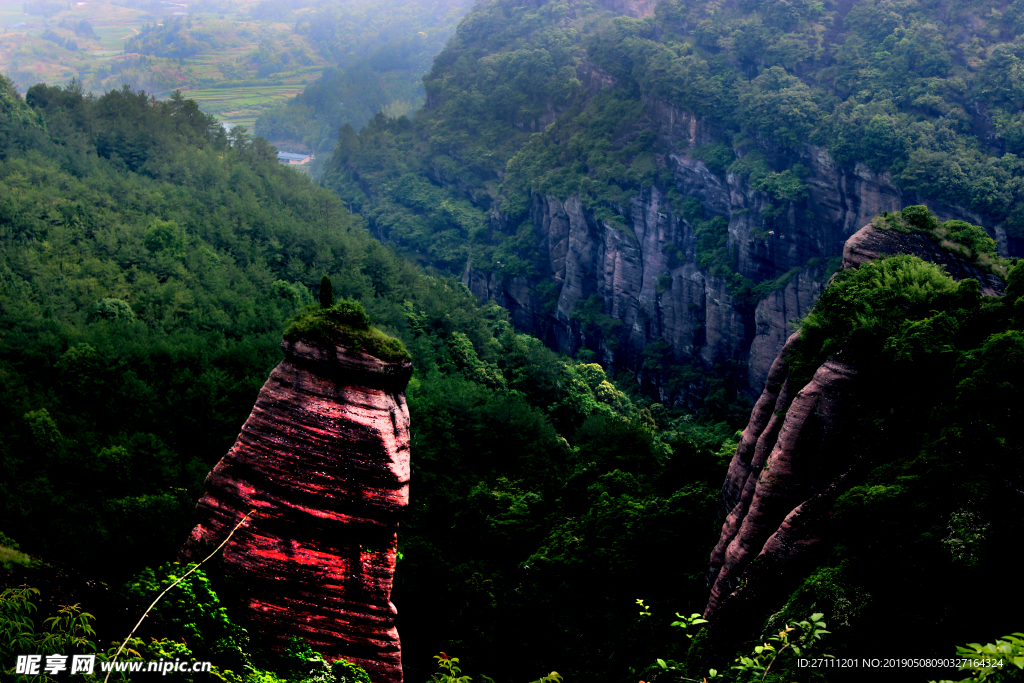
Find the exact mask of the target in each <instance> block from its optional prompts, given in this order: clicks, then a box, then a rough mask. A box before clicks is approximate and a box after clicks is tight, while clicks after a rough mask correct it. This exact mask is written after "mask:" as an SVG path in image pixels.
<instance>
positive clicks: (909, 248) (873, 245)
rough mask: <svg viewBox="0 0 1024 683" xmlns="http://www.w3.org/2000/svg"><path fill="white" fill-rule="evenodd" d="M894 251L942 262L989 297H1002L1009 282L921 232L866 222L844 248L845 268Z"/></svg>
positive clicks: (958, 277)
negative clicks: (959, 255)
mask: <svg viewBox="0 0 1024 683" xmlns="http://www.w3.org/2000/svg"><path fill="white" fill-rule="evenodd" d="M892 254H913V255H914V256H917V257H919V258H921V259H922V260H925V261H931V262H932V263H938V264H940V265H942V266H943V267H945V269H946V272H947V273H949V276H950V277H951V278H953V279H954V280H963V279H966V278H973V279H975V280H977V281H978V283H979V284H980V285H981V292H982V294H984V295H985V296H1002V294H1003V292H1004V291H1005V289H1006V283H1005V282H1004V281H1003V280H1002V278H1000V277H997V276H996V275H993V274H992V273H990V272H989V271H987V270H985V269H984V268H982V267H980V266H979V265H978V264H976V263H970V262H968V261H965V260H963V259H962V258H957V256H956V255H954V254H952V253H950V252H949V251H946V250H945V249H943V248H942V247H941V246H939V245H938V244H937V243H935V242H933V241H932V240H930V239H928V237H927V236H925V235H924V233H921V232H917V231H914V232H909V233H904V232H898V231H896V230H882V229H879V228H876V227H875V226H873V225H865V226H864V227H863V228H861V229H860V230H858V231H857V233H856V234H854V235H853V236H852V237H851V238H850V239H848V240H846V245H845V246H844V247H843V268H857V267H858V266H860V265H861V264H862V263H866V262H868V261H872V260H874V259H876V258H878V257H879V256H883V255H892Z"/></svg>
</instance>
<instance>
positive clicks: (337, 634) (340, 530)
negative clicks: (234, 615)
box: [181, 341, 411, 683]
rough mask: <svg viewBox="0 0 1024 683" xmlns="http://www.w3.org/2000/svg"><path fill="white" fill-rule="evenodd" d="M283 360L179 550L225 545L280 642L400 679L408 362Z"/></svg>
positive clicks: (316, 349) (335, 350)
mask: <svg viewBox="0 0 1024 683" xmlns="http://www.w3.org/2000/svg"><path fill="white" fill-rule="evenodd" d="M282 346H283V347H284V351H285V356H286V357H285V359H284V360H283V361H282V362H281V363H280V364H279V365H278V366H277V367H276V368H274V370H273V372H272V373H271V374H270V378H269V379H268V380H267V382H266V384H265V385H264V386H263V389H262V390H261V391H260V394H259V397H258V398H257V400H256V405H255V406H254V407H253V410H252V414H251V415H250V416H249V419H248V420H247V421H246V423H245V425H244V426H243V427H242V432H241V434H239V435H238V439H237V440H236V441H235V444H234V445H233V446H232V447H231V449H230V450H229V451H228V453H227V455H225V456H224V458H223V459H222V460H221V461H220V462H219V463H218V464H217V465H216V467H214V469H213V471H212V472H210V474H209V476H208V477H207V480H206V487H207V493H206V495H205V496H203V498H202V500H200V501H199V506H198V512H199V516H200V519H201V520H202V521H201V522H200V523H199V525H197V526H196V527H195V528H194V529H193V530H192V533H191V535H190V537H189V539H188V541H187V542H186V544H185V547H184V548H183V550H182V553H181V556H182V559H183V560H196V559H199V558H200V557H201V556H203V555H204V554H205V549H206V548H208V547H210V546H211V545H216V544H218V543H220V542H221V541H222V540H223V539H224V538H225V537H226V536H227V535H228V533H229V532H230V530H231V529H232V528H233V527H234V526H235V525H236V524H237V523H238V522H239V520H241V519H242V517H243V516H244V515H245V514H246V513H247V512H249V511H251V510H255V511H256V512H255V514H254V515H253V516H252V517H251V518H250V519H249V520H247V521H246V522H245V523H244V524H243V525H242V527H241V528H240V529H239V530H238V531H237V532H236V533H235V535H234V537H232V539H231V541H230V542H229V543H228V544H227V545H226V546H225V548H224V552H223V562H224V565H225V570H226V571H227V572H228V573H229V574H231V575H232V576H233V577H235V578H236V579H238V580H240V582H241V583H242V584H243V585H244V586H245V587H246V589H247V591H248V595H249V596H250V597H249V606H250V609H251V610H252V612H251V616H252V618H253V621H254V622H255V623H256V624H257V625H258V626H259V627H261V628H262V630H263V631H264V632H265V633H267V634H271V635H273V636H275V637H276V638H278V639H279V640H280V641H281V643H282V644H283V643H284V642H286V640H287V639H288V638H292V637H296V636H297V637H300V638H302V639H304V640H306V641H307V642H308V643H310V644H311V645H312V646H313V648H314V649H315V650H317V651H319V652H321V653H323V654H324V656H325V657H327V658H328V659H329V660H334V659H337V658H339V657H344V658H345V659H347V660H349V661H351V662H354V663H356V664H359V665H360V666H362V667H363V668H365V669H366V670H367V671H368V672H369V673H370V675H371V677H372V678H373V680H374V682H375V683H401V681H402V663H401V646H400V643H399V639H398V632H397V630H396V629H395V614H396V611H395V607H394V605H392V604H391V602H390V595H391V579H392V575H393V573H394V569H395V551H396V529H397V526H398V515H399V513H400V512H401V510H402V509H403V508H404V507H405V506H406V504H407V503H408V498H409V411H408V409H407V407H406V403H405V396H404V394H403V390H404V388H405V385H406V383H407V382H408V380H409V376H410V373H411V366H410V364H409V363H408V362H385V361H382V360H380V359H378V358H375V357H373V356H371V355H368V354H366V353H363V352H358V351H352V350H349V349H345V348H344V347H342V346H336V345H333V344H327V343H319V344H317V343H310V342H303V341H290V342H289V341H285V342H284V343H283V344H282Z"/></svg>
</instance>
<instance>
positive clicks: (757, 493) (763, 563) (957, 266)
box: [704, 224, 1005, 640]
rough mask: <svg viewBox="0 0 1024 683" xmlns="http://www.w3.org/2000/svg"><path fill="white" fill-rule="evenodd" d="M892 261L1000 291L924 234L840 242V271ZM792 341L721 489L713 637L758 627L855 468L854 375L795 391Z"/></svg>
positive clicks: (833, 374)
mask: <svg viewBox="0 0 1024 683" xmlns="http://www.w3.org/2000/svg"><path fill="white" fill-rule="evenodd" d="M896 254H911V255H913V256H917V257H918V258H921V259H922V260H925V261H931V262H934V263H939V264H941V265H943V266H944V267H945V268H946V272H947V273H948V274H949V275H950V277H952V278H953V279H955V280H962V279H965V278H974V279H976V280H978V282H979V283H980V285H981V289H982V292H983V293H984V294H986V295H988V296H999V295H1002V294H1003V292H1004V289H1005V283H1004V282H1003V281H1002V280H1001V279H1000V278H999V277H997V276H995V275H993V274H991V273H989V272H987V271H985V270H984V269H982V268H981V267H979V266H978V265H977V264H974V263H971V262H968V261H966V260H964V259H962V258H959V257H958V256H957V255H955V254H953V253H951V252H949V251H946V250H944V249H942V248H941V247H939V246H938V245H937V244H936V243H935V242H933V241H932V240H930V239H929V238H928V237H927V236H926V235H924V234H923V233H919V232H909V233H903V232H898V231H895V230H882V229H879V228H877V227H875V226H873V225H871V224H869V225H866V226H865V227H863V228H861V229H860V230H858V231H857V232H856V233H855V234H853V235H852V236H851V237H850V238H849V239H848V240H847V241H846V244H845V245H844V248H843V268H844V269H851V268H858V267H860V266H861V265H862V264H864V263H866V262H868V261H870V260H872V259H875V258H878V257H879V256H881V255H890V256H891V255H896ZM798 338H799V332H797V333H794V334H792V335H791V336H790V337H789V339H788V341H787V342H786V344H785V346H784V347H783V348H782V351H781V352H780V353H779V354H778V356H777V357H776V358H775V361H774V362H773V363H772V366H771V369H770V370H769V372H768V375H767V378H766V381H765V385H764V390H763V391H762V393H761V396H760V398H759V399H758V401H757V403H756V404H755V406H754V409H753V411H752V412H751V415H750V420H749V422H748V423H747V427H746V429H744V430H743V435H742V438H741V440H740V442H739V444H738V445H737V448H736V454H735V456H734V457H733V459H732V462H731V463H730V466H729V472H728V474H727V475H726V479H725V483H724V485H723V487H722V501H723V510H724V511H727V514H726V518H725V523H724V524H723V525H722V531H721V534H720V536H719V540H718V544H717V545H716V547H715V549H714V551H713V552H712V554H711V560H710V567H709V572H708V579H709V585H710V588H711V592H710V597H709V599H708V603H707V607H706V608H705V611H704V615H705V617H706V618H708V619H709V620H710V621H711V623H710V624H709V629H710V631H711V632H713V633H715V634H717V636H715V637H718V638H719V640H722V639H723V638H722V636H723V635H724V634H728V633H730V632H732V633H735V632H737V631H739V630H742V628H744V625H749V624H750V623H760V622H759V621H758V620H757V619H756V618H753V617H752V615H754V614H757V613H758V611H759V610H763V609H764V607H765V605H766V604H767V603H768V602H770V600H771V599H772V596H773V595H774V596H776V597H777V595H778V593H779V592H780V590H781V586H782V585H783V584H784V583H785V582H786V581H787V580H789V579H790V578H792V577H793V576H799V575H800V574H799V565H800V564H801V563H803V562H808V561H809V555H810V552H809V551H813V549H814V548H815V547H816V546H819V545H820V544H821V541H822V540H824V539H825V538H827V537H828V534H829V530H830V523H831V511H832V506H833V503H834V502H835V501H836V499H837V498H838V497H839V496H840V495H841V494H842V493H843V492H845V491H846V490H847V489H848V488H849V486H850V481H851V477H850V474H851V472H852V471H853V468H854V467H855V465H857V462H856V461H855V460H851V461H843V460H842V458H843V457H850V456H851V454H850V452H849V451H847V450H846V449H844V448H842V442H843V440H844V438H845V436H844V433H843V427H844V425H845V424H847V423H852V422H853V419H852V418H854V417H855V415H856V414H857V413H858V412H859V411H860V410H861V406H862V405H863V404H864V403H865V402H867V401H870V400H871V397H869V396H864V395H863V393H864V392H863V390H862V388H861V387H860V386H859V373H858V369H857V368H856V367H854V366H853V365H851V364H849V363H847V362H844V361H843V360H842V359H839V358H835V357H833V358H829V359H828V360H826V361H825V362H824V363H822V364H821V366H820V367H818V368H817V370H816V371H815V373H814V375H813V377H812V378H811V380H810V381H809V382H807V383H806V384H805V385H803V386H800V385H798V384H795V382H796V380H795V379H794V378H793V376H792V375H791V373H790V369H789V367H788V356H789V354H790V352H791V349H792V348H793V346H794V345H795V343H796V341H797V339H798ZM844 454H845V455H844ZM854 457H855V458H859V457H861V456H859V455H855V456H854ZM728 638H729V636H728V635H724V639H728Z"/></svg>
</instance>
